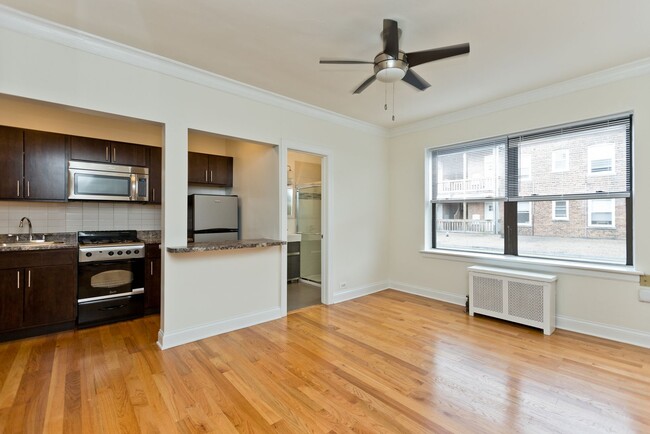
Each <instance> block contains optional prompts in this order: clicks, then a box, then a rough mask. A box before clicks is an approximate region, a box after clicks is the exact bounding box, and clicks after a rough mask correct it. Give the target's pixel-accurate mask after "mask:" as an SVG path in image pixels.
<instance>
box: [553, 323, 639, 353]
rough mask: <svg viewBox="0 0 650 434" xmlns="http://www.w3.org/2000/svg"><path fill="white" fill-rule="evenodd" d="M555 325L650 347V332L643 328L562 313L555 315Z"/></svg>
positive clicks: (577, 331)
mask: <svg viewBox="0 0 650 434" xmlns="http://www.w3.org/2000/svg"><path fill="white" fill-rule="evenodd" d="M555 326H556V327H557V328H559V329H563V330H569V331H572V332H576V333H582V334H584V335H590V336H596V337H599V338H604V339H609V340H612V341H617V342H623V343H626V344H632V345H637V346H639V347H645V348H650V333H648V332H645V331H642V330H635V329H629V328H626V327H618V326H613V325H610V324H603V323H597V322H591V321H585V320H582V319H576V318H569V317H566V316H562V315H557V316H556V317H555Z"/></svg>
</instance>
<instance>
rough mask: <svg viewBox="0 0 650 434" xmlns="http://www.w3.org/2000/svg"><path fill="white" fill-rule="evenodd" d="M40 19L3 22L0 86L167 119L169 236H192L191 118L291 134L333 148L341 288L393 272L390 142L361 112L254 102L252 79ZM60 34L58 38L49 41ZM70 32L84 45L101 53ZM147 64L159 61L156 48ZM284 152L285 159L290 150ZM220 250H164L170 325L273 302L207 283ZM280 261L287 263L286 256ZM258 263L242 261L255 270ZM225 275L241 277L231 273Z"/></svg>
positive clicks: (197, 123) (211, 128)
mask: <svg viewBox="0 0 650 434" xmlns="http://www.w3.org/2000/svg"><path fill="white" fill-rule="evenodd" d="M11 20H19V18H16V17H12V18H11ZM5 22H6V21H5ZM12 22H13V21H12ZM32 24H33V23H32ZM32 24H30V23H23V22H19V23H17V24H12V29H16V30H11V29H9V28H1V29H0V41H1V42H0V59H1V61H2V68H0V93H4V94H8V95H13V96H21V97H26V98H31V99H35V100H42V101H47V102H52V103H57V104H62V105H66V106H70V107H77V108H83V109H89V110H95V111H99V112H103V113H110V114H117V115H121V116H127V117H131V118H135V119H142V120H147V121H152V122H157V123H159V124H162V125H163V184H164V186H163V192H164V197H163V206H162V208H163V221H162V226H163V244H164V245H165V246H172V245H174V246H178V245H181V246H182V245H185V243H186V232H185V226H186V223H185V222H186V218H187V210H186V200H187V199H186V195H187V183H186V182H184V181H183V180H185V179H187V150H188V145H187V141H188V138H187V136H188V130H197V131H205V132H209V133H215V134H220V135H225V136H230V137H240V138H242V139H245V140H248V141H254V142H262V143H269V144H273V145H280V144H281V143H284V142H285V141H286V142H287V143H288V142H291V143H296V144H301V145H304V146H311V147H317V148H321V149H325V150H327V152H328V154H329V155H330V158H329V164H330V168H331V176H332V178H331V182H332V185H331V187H332V188H331V191H330V197H331V201H330V207H331V211H330V212H331V214H330V215H331V221H330V225H331V228H332V230H331V233H330V234H329V236H330V245H329V247H330V251H331V258H332V259H331V261H330V264H329V265H330V267H331V268H330V269H331V273H330V275H331V280H330V282H331V285H332V286H333V287H334V288H338V284H337V282H339V281H342V280H344V281H346V282H347V283H348V288H351V289H354V288H365V287H368V286H371V285H377V284H378V283H381V282H384V284H385V282H386V281H387V279H388V272H387V270H388V261H387V253H386V252H387V251H388V242H387V238H386V237H385V236H383V234H386V233H388V218H387V214H388V212H387V211H388V208H387V206H388V201H387V195H386V194H385V193H386V191H387V190H388V181H387V178H388V177H387V162H388V160H387V146H386V142H385V139H384V138H383V137H382V136H380V135H378V134H377V133H376V132H375V131H374V130H373V129H372V128H368V127H357V126H356V123H355V122H352V121H348V120H342V119H340V118H339V117H338V116H335V115H331V114H326V115H320V114H315V113H316V112H317V111H316V110H314V109H313V108H308V107H305V108H304V109H303V108H302V107H303V106H300V105H299V104H294V103H291V102H287V101H284V100H282V99H281V98H275V97H266V96H264V97H262V98H261V99H264V100H265V101H270V102H268V103H267V102H256V101H255V100H254V98H257V95H258V94H256V93H255V92H254V91H250V90H246V89H245V88H244V90H243V91H242V92H240V91H239V90H237V91H236V92H235V90H232V89H234V87H233V85H231V84H229V83H225V84H223V86H222V85H219V86H217V85H214V84H212V83H214V81H213V80H214V79H213V78H212V77H210V76H207V75H205V74H203V73H200V72H197V71H191V73H188V74H190V76H191V79H181V78H175V77H173V76H172V75H171V74H175V73H176V71H177V69H176V67H175V66H174V65H169V64H165V66H164V67H165V68H167V70H169V71H172V73H170V75H167V74H164V73H160V72H154V71H153V70H151V69H148V68H145V67H143V66H134V64H133V63H138V62H140V61H139V60H137V59H138V56H137V55H135V54H133V53H130V54H129V56H124V58H125V59H127V60H128V61H129V62H131V63H123V62H121V61H117V60H113V59H112V58H110V57H111V56H117V57H119V56H121V55H122V54H120V53H121V51H120V49H118V48H116V47H114V46H110V44H109V45H102V44H101V43H96V41H93V42H92V43H86V42H84V38H75V37H74V35H73V34H72V33H71V32H67V31H63V30H61V31H59V30H58V29H55V28H54V29H53V28H47V29H40V27H39V25H38V24H37V25H36V26H35V27H34V26H33V25H32ZM29 32H34V33H29ZM28 33H29V34H28ZM33 35H36V36H33ZM42 38H47V40H46V39H42ZM52 38H56V39H57V41H61V43H57V42H52ZM66 41H68V42H66ZM69 41H72V42H69ZM62 43H66V44H69V45H75V46H83V47H86V48H85V49H86V50H94V51H95V52H97V53H98V54H90V53H89V52H88V51H82V50H81V49H78V48H71V47H70V46H69V45H62ZM132 54H133V56H131V55H132ZM134 59H135V60H134ZM139 64H143V65H144V64H147V65H149V64H156V65H159V63H157V60H155V59H151V58H147V60H146V61H142V62H140V63H139ZM156 67H158V66H156ZM198 82H201V83H202V84H198ZM218 87H219V88H221V89H224V90H218V89H217V88H218ZM232 92H235V93H244V94H246V96H238V95H236V94H234V93H232ZM251 95H253V96H251ZM299 107H300V108H299ZM301 111H304V113H301ZM330 119H332V120H330ZM280 160H281V161H283V164H286V158H284V157H282V158H280ZM282 170H284V167H283V168H282ZM278 184H279V183H278ZM279 201H280V195H279V194H278V202H279ZM279 215H280V214H279V213H278V216H279ZM278 218H279V217H278ZM275 250H277V251H278V252H276V253H277V257H278V258H280V259H278V260H279V261H284V259H282V254H281V253H280V251H281V250H282V249H279V248H276V249H275ZM275 250H269V252H271V251H275ZM243 254H246V253H243ZM249 254H250V255H251V256H253V257H257V258H258V259H259V261H260V262H259V263H260V264H264V263H265V262H268V261H270V258H266V257H263V258H259V257H258V255H261V256H264V255H265V254H263V253H259V252H258V253H249ZM220 260H221V256H220V255H218V254H211V253H207V254H205V255H204V256H200V257H199V256H195V255H190V256H185V255H174V254H169V253H166V252H165V254H164V257H163V286H164V290H163V321H162V329H163V331H164V332H165V334H168V335H170V336H172V335H174V333H176V332H179V331H180V330H187V329H192V328H193V327H195V328H196V327H198V328H205V327H208V328H209V326H210V324H217V323H220V322H221V321H223V320H225V319H227V318H232V315H236V316H239V317H241V316H246V315H249V316H250V315H254V314H255V313H256V312H257V310H259V309H265V308H266V307H268V306H266V305H265V306H264V307H260V306H256V305H250V306H249V308H244V310H241V309H239V306H240V305H239V304H237V303H235V301H232V302H231V300H230V299H229V298H227V297H223V296H222V295H223V294H222V293H214V292H212V291H210V287H211V285H213V284H214V283H213V282H214V279H216V278H217V277H218V276H217V275H215V273H214V270H215V269H218V267H219V263H220ZM282 264H284V262H282ZM277 265H278V268H282V267H284V265H280V262H279V263H278V264H277ZM250 271H251V269H247V270H246V272H247V273H249V274H251V273H250ZM243 272H244V271H243V270H242V273H243ZM249 283H251V282H249ZM223 284H224V285H226V287H228V286H229V285H235V287H237V285H238V283H237V282H235V281H234V280H233V281H229V282H223ZM280 286H281V284H280V279H277V280H276V279H275V276H270V278H269V279H268V282H267V283H266V284H258V285H253V284H252V283H251V284H250V285H248V286H247V287H246V288H241V287H237V291H238V294H239V295H240V296H245V297H246V298H247V299H252V300H254V299H263V300H267V299H268V300H275V301H274V303H277V304H278V306H279V305H280V303H279V294H280ZM180 300H187V302H180ZM210 307H213V309H210ZM197 309H199V310H200V312H201V314H200V315H199V314H197Z"/></svg>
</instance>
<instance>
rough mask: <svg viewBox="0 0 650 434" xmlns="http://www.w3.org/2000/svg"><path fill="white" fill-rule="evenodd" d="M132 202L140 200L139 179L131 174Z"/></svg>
mask: <svg viewBox="0 0 650 434" xmlns="http://www.w3.org/2000/svg"><path fill="white" fill-rule="evenodd" d="M131 200H138V177H137V175H135V174H134V173H132V174H131Z"/></svg>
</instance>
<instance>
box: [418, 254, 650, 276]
mask: <svg viewBox="0 0 650 434" xmlns="http://www.w3.org/2000/svg"><path fill="white" fill-rule="evenodd" d="M420 254H421V255H422V256H423V257H425V258H429V259H438V260H440V259H442V260H447V261H457V262H468V263H472V264H483V265H493V266H497V267H510V268H517V269H521V270H529V271H539V272H551V273H562V274H570V275H574V276H587V277H596V278H599V279H607V280H620V281H624V282H638V281H639V276H640V275H642V274H643V272H642V271H639V270H636V269H634V268H633V267H629V266H625V265H607V264H595V263H587V262H572V261H562V260H554V259H543V258H526V257H522V256H505V255H501V254H489V253H479V252H467V251H461V250H443V249H435V250H434V249H431V250H421V251H420Z"/></svg>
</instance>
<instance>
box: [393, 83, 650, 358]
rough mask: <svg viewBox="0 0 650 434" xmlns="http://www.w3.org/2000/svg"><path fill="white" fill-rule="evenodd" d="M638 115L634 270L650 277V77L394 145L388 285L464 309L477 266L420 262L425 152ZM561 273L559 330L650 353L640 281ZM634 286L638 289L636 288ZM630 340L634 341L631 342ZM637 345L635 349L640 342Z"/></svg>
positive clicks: (648, 316)
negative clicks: (620, 340)
mask: <svg viewBox="0 0 650 434" xmlns="http://www.w3.org/2000/svg"><path fill="white" fill-rule="evenodd" d="M631 110H633V111H634V160H635V162H634V169H633V171H634V178H635V179H634V221H635V223H634V231H635V235H634V238H635V240H636V245H635V265H636V268H637V269H638V270H641V271H645V272H649V271H650V244H648V243H646V242H645V241H646V240H648V239H650V227H649V226H648V225H647V224H646V222H647V221H649V220H650V201H649V198H650V172H649V171H648V170H645V164H646V163H648V162H650V147H649V146H647V143H649V142H650V76H644V77H637V78H631V79H627V80H622V81H618V82H614V83H610V84H607V85H602V86H600V87H596V88H591V89H587V90H582V91H578V92H574V93H570V94H566V95H564V96H559V97H553V98H549V99H546V100H543V101H538V102H534V103H529V104H526V105H522V106H519V107H516V108H512V109H507V110H502V111H499V112H495V113H490V114H485V115H481V116H476V117H474V118H470V119H467V120H463V121H458V122H454V123H448V124H444V125H440V126H437V127H431V128H428V129H425V130H422V131H419V132H413V133H410V134H405V135H401V136H399V137H394V138H393V139H391V140H390V145H389V146H390V151H389V153H390V162H391V164H390V181H391V182H390V197H391V206H390V209H391V216H390V218H391V222H390V227H391V235H390V267H391V269H390V277H391V281H392V282H393V285H394V286H395V287H397V288H403V289H407V290H410V291H413V292H420V293H423V294H428V295H430V296H434V297H437V298H446V299H448V300H450V301H456V302H461V301H463V300H464V298H465V294H467V291H468V282H467V271H466V268H467V267H468V266H470V265H473V262H471V261H470V262H466V261H458V260H453V259H446V258H443V257H440V256H436V257H432V256H427V255H425V254H421V253H420V250H421V249H423V248H424V230H425V218H424V210H425V207H426V206H427V205H426V200H425V193H424V174H425V167H424V161H425V149H426V148H428V147H434V146H442V145H448V144H454V143H461V142H466V141H470V140H475V139H480V138H487V137H493V136H498V135H503V134H507V133H513V132H519V131H525V130H529V129H535V128H542V127H548V126H553V125H558V124H563V123H567V122H573V121H579V120H584V119H590V118H595V117H600V116H606V115H611V114H616V113H622V112H626V111H631ZM555 271H556V272H559V274H558V275H559V280H558V287H557V288H558V297H557V313H558V315H559V316H560V317H561V321H560V323H561V325H565V326H567V327H568V328H573V329H576V330H578V329H580V330H582V331H586V332H593V333H596V332H595V331H598V330H600V332H598V333H600V334H607V333H610V336H611V337H613V336H614V334H615V333H616V330H618V331H619V332H621V333H622V334H624V335H625V336H628V337H629V336H632V335H635V333H636V331H639V332H640V333H641V334H640V335H639V336H641V338H640V339H641V341H643V342H644V343H645V344H646V345H650V334H649V333H650V303H641V302H639V301H638V278H636V279H635V276H631V277H630V276H622V275H619V274H614V273H600V274H598V273H592V274H590V275H587V276H585V275H581V273H579V272H576V271H571V270H567V269H561V270H555ZM634 280H636V281H634ZM628 340H630V339H628ZM641 341H637V342H641Z"/></svg>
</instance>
